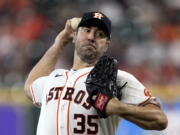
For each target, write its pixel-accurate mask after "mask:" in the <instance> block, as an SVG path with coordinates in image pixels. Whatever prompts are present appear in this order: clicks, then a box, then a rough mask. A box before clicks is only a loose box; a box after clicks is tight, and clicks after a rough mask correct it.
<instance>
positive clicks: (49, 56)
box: [24, 20, 73, 99]
mask: <svg viewBox="0 0 180 135" xmlns="http://www.w3.org/2000/svg"><path fill="white" fill-rule="evenodd" d="M72 38H73V31H72V29H71V27H70V23H69V20H68V21H67V22H66V25H65V28H64V30H62V31H61V32H60V33H59V34H58V35H57V37H56V39H55V41H54V44H53V45H52V46H51V47H50V48H49V49H48V50H47V51H46V53H45V54H44V56H43V57H42V58H41V59H40V60H39V62H38V63H37V64H36V65H35V66H34V68H33V69H32V70H31V72H30V73H29V75H28V78H27V80H26V82H25V86H24V90H25V94H26V95H27V97H29V98H30V99H31V98H32V97H31V93H30V85H31V84H32V82H33V81H34V80H36V79H37V78H39V77H42V76H47V75H49V74H50V73H51V72H52V71H53V70H54V68H55V66H56V63H57V61H58V59H59V57H60V55H61V54H62V51H63V49H64V47H65V46H66V45H67V44H68V43H69V42H72Z"/></svg>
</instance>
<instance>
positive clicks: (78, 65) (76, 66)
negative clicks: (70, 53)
mask: <svg viewBox="0 0 180 135" xmlns="http://www.w3.org/2000/svg"><path fill="white" fill-rule="evenodd" d="M95 64H96V61H95V62H92V63H88V62H85V61H83V60H81V58H80V57H79V56H77V55H75V56H74V63H73V67H72V68H73V69H76V70H78V69H81V68H86V67H91V66H94V65H95Z"/></svg>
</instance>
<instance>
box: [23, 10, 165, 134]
mask: <svg viewBox="0 0 180 135" xmlns="http://www.w3.org/2000/svg"><path fill="white" fill-rule="evenodd" d="M110 40H111V21H110V19H109V18H108V17H107V16H106V15H105V14H103V13H101V12H99V11H94V12H87V13H84V15H83V16H82V18H72V19H69V20H67V22H66V25H65V28H64V29H63V30H62V31H61V32H60V33H59V34H58V35H57V37H56V39H55V41H54V43H53V45H52V46H51V47H50V48H49V49H48V50H47V52H46V53H45V54H44V56H43V57H42V58H41V59H40V61H39V62H38V63H37V64H36V65H35V66H34V68H33V69H32V70H31V72H30V73H29V76H28V78H27V80H26V82H25V88H24V89H25V94H26V95H27V97H28V98H30V99H31V100H32V101H33V103H34V104H35V105H36V106H38V107H40V108H41V112H40V117H39V123H38V127H37V135H115V133H116V129H117V127H118V124H119V123H120V121H121V119H126V120H128V121H130V122H133V123H135V124H137V125H138V126H139V127H141V128H143V129H147V130H163V129H165V128H166V126H167V118H166V116H165V114H164V113H163V112H162V110H161V105H160V102H159V100H158V98H156V97H153V96H152V95H151V94H150V93H149V92H148V90H147V89H146V88H145V86H144V85H143V84H141V83H140V82H139V81H138V80H137V79H136V78H135V77H134V76H133V75H132V74H130V73H128V72H125V71H122V70H119V69H118V62H117V60H115V59H114V58H112V57H109V56H104V53H105V52H106V51H107V49H108V46H109V45H110ZM71 42H73V44H74V45H75V50H74V61H73V65H72V68H71V69H55V65H56V63H57V61H58V59H59V57H60V56H61V53H62V52H63V49H64V48H65V46H66V45H67V44H68V43H71Z"/></svg>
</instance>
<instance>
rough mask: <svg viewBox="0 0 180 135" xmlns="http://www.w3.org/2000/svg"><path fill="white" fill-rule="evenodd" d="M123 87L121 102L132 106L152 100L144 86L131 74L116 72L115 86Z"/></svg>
mask: <svg viewBox="0 0 180 135" xmlns="http://www.w3.org/2000/svg"><path fill="white" fill-rule="evenodd" d="M125 83H127V84H126V85H125V87H124V88H123V89H122V102H124V103H127V104H133V105H142V104H143V103H145V102H147V101H148V100H150V99H151V98H152V96H151V95H150V93H149V92H148V91H147V89H146V88H145V86H144V85H143V84H142V83H140V82H139V81H138V80H137V79H136V78H135V77H134V76H133V75H132V74H130V73H128V72H125V71H121V70H118V76H117V84H118V86H123V85H124V84H125Z"/></svg>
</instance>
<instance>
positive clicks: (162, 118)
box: [149, 114, 168, 131]
mask: <svg viewBox="0 0 180 135" xmlns="http://www.w3.org/2000/svg"><path fill="white" fill-rule="evenodd" d="M167 125H168V120H167V117H166V115H165V114H161V115H159V116H157V118H156V120H155V121H154V122H153V124H152V126H151V129H149V130H159V131H160V130H164V129H166V128H167Z"/></svg>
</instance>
